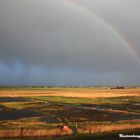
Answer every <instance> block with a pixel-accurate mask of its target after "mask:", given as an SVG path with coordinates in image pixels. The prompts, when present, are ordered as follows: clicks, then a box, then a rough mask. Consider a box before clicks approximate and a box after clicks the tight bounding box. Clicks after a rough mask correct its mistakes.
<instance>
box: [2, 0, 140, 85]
mask: <svg viewBox="0 0 140 140" xmlns="http://www.w3.org/2000/svg"><path fill="white" fill-rule="evenodd" d="M75 2H82V0H81V1H80V0H79V1H75ZM84 2H85V1H84ZM135 2H137V1H134V3H133V2H132V1H130V0H129V1H128V2H127V1H125V2H122V4H128V5H129V7H131V5H132V3H133V4H134V6H135ZM103 3H104V4H105V7H104V8H103V6H102V4H103ZM109 3H110V6H109ZM114 3H115V4H116V1H114V0H112V1H109V0H108V1H107V2H103V1H102V3H100V2H97V1H94V2H93V1H90V0H88V1H86V2H85V3H84V4H85V6H89V5H88V4H91V6H92V5H93V7H90V8H94V6H97V7H96V8H95V10H97V12H99V13H104V14H103V16H104V17H105V18H110V20H111V21H113V20H112V17H113V18H114V19H115V17H116V19H117V21H116V22H115V23H116V24H115V25H119V24H120V26H119V27H120V29H121V28H122V27H123V26H124V24H122V23H120V20H121V19H120V20H119V17H118V16H116V14H114V13H112V15H111V12H110V13H108V12H107V13H105V11H107V7H108V9H110V11H115V10H116V9H112V8H111V6H114ZM120 4H121V2H120V3H119V2H118V6H120ZM122 7H123V6H122ZM132 8H133V6H132ZM101 9H104V10H101ZM122 9H123V8H121V10H122ZM127 11H129V10H128V8H127ZM131 11H132V10H130V13H131ZM115 12H116V11H115ZM134 15H135V14H134ZM106 16H107V17H106ZM120 18H121V17H120ZM133 18H134V17H133V16H132V17H130V18H127V19H128V22H129V21H131V19H133ZM125 26H126V27H125V28H127V24H125ZM129 26H130V25H129V24H128V27H129ZM134 28H135V30H136V28H138V25H137V26H135V27H134ZM122 31H124V32H123V33H124V34H127V36H128V37H129V36H131V33H130V32H126V31H125V29H124V30H123V29H122ZM133 33H136V35H137V36H139V33H138V30H136V32H133ZM130 38H131V41H132V42H133V40H134V38H133V37H130ZM136 42H137V44H140V43H139V42H138V41H136ZM136 47H137V46H136ZM137 49H138V47H137ZM139 70H140V65H139V63H138V60H136V58H135V56H134V55H133V54H132V53H131V51H130V50H129V49H128V48H127V47H126V46H125V45H124V43H123V42H121V40H120V39H119V38H118V37H117V36H115V34H114V33H113V32H110V31H109V30H108V27H106V26H105V25H104V24H103V23H101V22H99V21H98V20H97V19H96V18H95V17H93V16H91V15H89V14H88V13H87V12H85V11H82V10H80V9H78V8H76V6H72V5H70V4H68V2H67V1H64V0H59V1H56V0H47V1H46V0H40V1H38V0H24V1H22V0H2V1H0V84H1V85H2V84H14V85H15V84H19V85H28V84H30V85H32V84H36V85H37V84H40V85H41V84H50V85H79V84H80V83H81V82H82V83H84V84H86V85H92V84H129V83H131V81H132V82H134V83H137V82H140V81H139V78H140V77H139ZM130 75H131V76H130Z"/></svg>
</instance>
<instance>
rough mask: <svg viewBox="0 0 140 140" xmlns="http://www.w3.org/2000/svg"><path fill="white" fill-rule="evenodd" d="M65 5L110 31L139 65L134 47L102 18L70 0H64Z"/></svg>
mask: <svg viewBox="0 0 140 140" xmlns="http://www.w3.org/2000/svg"><path fill="white" fill-rule="evenodd" d="M64 1H65V3H66V4H68V5H71V6H75V7H76V8H77V9H78V10H81V11H83V12H86V13H87V14H88V15H89V16H91V17H94V18H96V20H97V21H98V22H100V23H102V24H103V25H104V26H105V27H106V28H107V29H108V30H109V31H111V32H112V33H113V34H114V35H115V36H116V37H117V38H118V39H119V40H120V41H121V43H122V44H123V45H124V46H125V47H127V49H128V50H129V51H130V52H131V54H132V55H133V56H134V57H135V59H136V61H137V62H138V63H139V64H140V55H139V54H138V53H137V50H136V48H135V47H134V46H132V45H131V44H130V42H129V41H128V40H127V39H126V38H125V36H124V35H123V34H122V33H121V32H120V31H119V30H118V29H116V28H115V27H114V26H113V25H112V24H111V23H109V22H108V21H106V20H105V19H104V18H102V17H101V16H99V15H98V14H97V13H96V12H95V11H93V10H90V9H88V8H87V7H85V6H83V5H82V4H80V3H77V2H74V1H72V0H64Z"/></svg>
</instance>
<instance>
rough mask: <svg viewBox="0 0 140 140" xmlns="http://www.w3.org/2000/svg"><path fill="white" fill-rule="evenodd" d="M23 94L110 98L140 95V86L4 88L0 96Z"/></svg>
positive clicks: (21, 95)
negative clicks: (116, 87)
mask: <svg viewBox="0 0 140 140" xmlns="http://www.w3.org/2000/svg"><path fill="white" fill-rule="evenodd" d="M23 96H64V97H79V98H108V97H121V96H138V97H140V88H134V89H104V88H103V89H102V88H100V89H96V88H82V89H81V88H52V89H49V88H48V89H25V90H24V89H13V90H9V89H4V90H0V97H23Z"/></svg>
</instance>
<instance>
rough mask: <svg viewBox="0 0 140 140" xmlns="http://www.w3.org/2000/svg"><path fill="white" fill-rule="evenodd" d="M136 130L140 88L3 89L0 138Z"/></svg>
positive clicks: (139, 121)
mask: <svg viewBox="0 0 140 140" xmlns="http://www.w3.org/2000/svg"><path fill="white" fill-rule="evenodd" d="M62 126H66V127H68V129H67V130H63V129H62ZM21 128H22V129H21ZM135 130H136V132H137V134H138V133H139V132H140V88H134V89H107V88H35V89H34V88H23V89H21V88H17V89H15V88H8V89H5V88H3V89H0V137H8V136H9V137H14V136H15V137H21V136H22V137H25V136H26V137H27V136H28V137H29V136H35V137H36V136H54V137H56V136H62V135H71V134H78V135H79V134H88V133H90V134H91V133H92V134H97V135H98V134H102V133H103V134H104V133H112V134H113V133H114V132H115V133H118V134H119V133H120V132H127V131H129V132H131V131H133V132H135ZM21 132H22V133H21ZM82 136H83V135H82ZM94 137H95V135H94Z"/></svg>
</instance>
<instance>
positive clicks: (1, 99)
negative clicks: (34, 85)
mask: <svg viewBox="0 0 140 140" xmlns="http://www.w3.org/2000/svg"><path fill="white" fill-rule="evenodd" d="M30 100H31V99H28V98H22V97H0V102H24V101H30Z"/></svg>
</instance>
